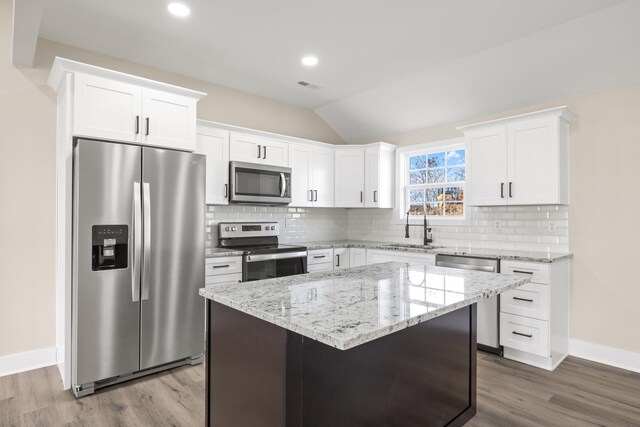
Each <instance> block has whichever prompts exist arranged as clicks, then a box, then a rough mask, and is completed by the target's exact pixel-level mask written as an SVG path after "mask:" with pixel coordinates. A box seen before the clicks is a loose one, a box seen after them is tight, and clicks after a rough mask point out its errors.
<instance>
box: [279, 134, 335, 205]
mask: <svg viewBox="0 0 640 427" xmlns="http://www.w3.org/2000/svg"><path fill="white" fill-rule="evenodd" d="M289 163H290V165H291V182H292V183H291V191H292V194H291V206H299V207H305V206H307V207H311V206H315V207H333V206H334V199H333V196H334V170H333V168H334V166H333V148H331V147H322V146H319V145H317V146H316V145H312V144H296V143H291V144H289Z"/></svg>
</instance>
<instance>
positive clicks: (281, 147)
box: [262, 140, 289, 167]
mask: <svg viewBox="0 0 640 427" xmlns="http://www.w3.org/2000/svg"><path fill="white" fill-rule="evenodd" d="M262 161H263V163H265V164H267V165H273V166H284V167H286V166H289V144H287V143H286V142H281V141H273V140H263V143H262Z"/></svg>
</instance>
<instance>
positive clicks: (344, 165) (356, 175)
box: [335, 147, 364, 208]
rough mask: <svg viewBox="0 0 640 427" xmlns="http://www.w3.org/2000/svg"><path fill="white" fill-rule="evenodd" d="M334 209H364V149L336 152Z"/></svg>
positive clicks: (355, 148)
mask: <svg viewBox="0 0 640 427" xmlns="http://www.w3.org/2000/svg"><path fill="white" fill-rule="evenodd" d="M335 156H336V161H335V165H336V174H335V177H336V182H335V189H336V190H335V199H336V207H341V208H361V207H364V148H363V147H354V148H345V149H343V148H340V149H337V150H336V154H335Z"/></svg>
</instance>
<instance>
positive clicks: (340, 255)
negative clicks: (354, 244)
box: [333, 248, 349, 270]
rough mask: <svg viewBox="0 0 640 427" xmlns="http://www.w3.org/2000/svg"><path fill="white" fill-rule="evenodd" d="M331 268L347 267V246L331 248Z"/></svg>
mask: <svg viewBox="0 0 640 427" xmlns="http://www.w3.org/2000/svg"><path fill="white" fill-rule="evenodd" d="M333 268H334V270H337V269H339V268H349V248H334V249H333Z"/></svg>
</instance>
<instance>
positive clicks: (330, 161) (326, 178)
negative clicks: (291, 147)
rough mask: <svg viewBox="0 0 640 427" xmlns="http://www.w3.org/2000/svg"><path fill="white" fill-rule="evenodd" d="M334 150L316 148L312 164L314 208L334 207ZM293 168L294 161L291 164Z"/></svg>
mask: <svg viewBox="0 0 640 427" xmlns="http://www.w3.org/2000/svg"><path fill="white" fill-rule="evenodd" d="M333 153H334V151H333V149H332V148H321V147H315V148H314V149H313V158H312V162H311V165H312V167H311V188H312V189H313V197H314V202H313V206H317V207H323V208H331V207H333V206H334V191H335V174H334V170H333V168H334V157H333ZM291 165H292V166H293V161H292V162H291Z"/></svg>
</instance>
